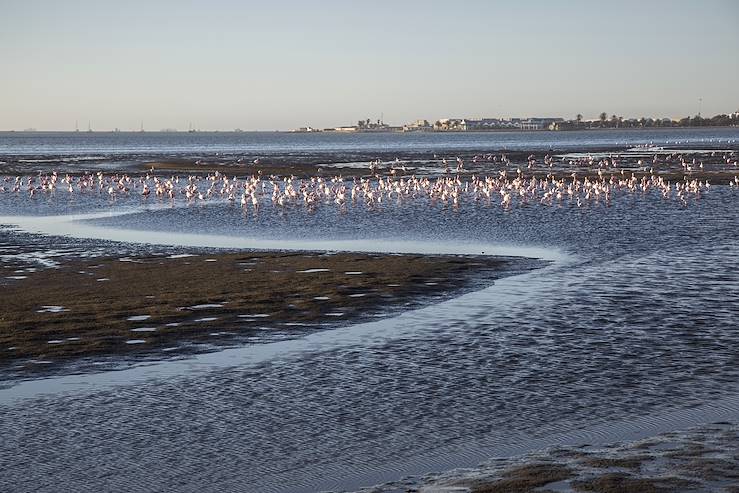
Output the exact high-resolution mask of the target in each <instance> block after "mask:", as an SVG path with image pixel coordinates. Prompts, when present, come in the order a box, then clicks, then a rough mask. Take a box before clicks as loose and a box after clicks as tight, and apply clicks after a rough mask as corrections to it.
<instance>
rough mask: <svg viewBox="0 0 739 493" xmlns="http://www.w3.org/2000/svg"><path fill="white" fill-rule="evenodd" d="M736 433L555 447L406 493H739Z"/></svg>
mask: <svg viewBox="0 0 739 493" xmlns="http://www.w3.org/2000/svg"><path fill="white" fill-rule="evenodd" d="M738 432H739V426H737V425H735V424H731V423H728V422H723V423H713V424H711V425H704V426H701V427H697V428H693V429H689V430H684V431H675V432H668V433H663V434H661V435H657V436H653V437H650V438H646V439H643V440H639V441H636V442H625V443H616V444H611V445H603V446H563V447H556V448H551V449H546V450H542V451H538V452H532V453H530V454H528V455H525V456H519V457H511V458H496V459H491V461H490V462H487V463H484V464H481V465H480V466H478V467H477V468H475V469H463V470H461V471H462V472H461V473H455V472H454V471H452V472H449V473H443V474H440V475H438V476H436V477H434V476H431V477H430V478H431V479H430V480H427V481H426V482H425V483H423V484H417V485H415V486H414V487H413V488H410V491H417V492H421V493H452V492H453V493H464V492H470V493H498V492H500V493H503V492H506V493H508V492H512V493H523V492H532V493H534V492H536V493H550V492H554V491H556V492H570V493H573V492H577V493H682V492H692V491H696V492H709V491H710V492H716V493H733V492H739V452H738V451H739V433H738ZM383 491H384V490H383Z"/></svg>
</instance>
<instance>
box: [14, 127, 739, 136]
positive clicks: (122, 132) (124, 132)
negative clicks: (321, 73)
mask: <svg viewBox="0 0 739 493" xmlns="http://www.w3.org/2000/svg"><path fill="white" fill-rule="evenodd" d="M726 128H739V126H737V125H689V126H672V125H670V126H664V127H663V126H652V127H586V128H568V129H559V130H550V129H548V128H541V129H511V128H500V129H481V130H410V131H403V130H371V131H355V132H348V131H342V130H314V131H300V130H196V131H189V130H177V131H163V130H146V131H143V132H142V131H141V130H120V131H116V130H92V131H87V130H85V131H81V130H80V131H75V130H12V129H11V130H0V135H2V134H12V135H16V134H31V135H33V134H75V135H89V134H113V135H118V134H120V135H140V134H154V135H157V134H159V135H161V134H164V135H166V134H175V135H178V134H185V135H192V134H206V135H208V134H236V135H238V134H250V133H255V134H270V133H273V134H283V133H284V134H326V133H327V134H342V135H346V134H348V135H354V134H417V133H430V134H445V133H455V134H459V133H501V132H507V133H540V132H587V131H591V130H618V131H626V130H634V131H637V132H643V131H655V130H686V129H691V130H694V129H726Z"/></svg>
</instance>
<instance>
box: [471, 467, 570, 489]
mask: <svg viewBox="0 0 739 493" xmlns="http://www.w3.org/2000/svg"><path fill="white" fill-rule="evenodd" d="M502 476H503V477H502V478H501V479H499V480H497V481H492V482H481V483H478V484H475V485H474V486H472V488H471V489H472V492H473V493H528V492H533V491H537V490H536V488H539V487H541V486H544V485H547V484H549V483H555V482H557V481H562V480H565V479H568V478H570V477H572V471H571V470H570V469H569V468H568V467H566V466H563V465H561V464H529V465H524V466H520V467H516V468H513V469H509V470H507V471H505V472H504V473H503V474H502Z"/></svg>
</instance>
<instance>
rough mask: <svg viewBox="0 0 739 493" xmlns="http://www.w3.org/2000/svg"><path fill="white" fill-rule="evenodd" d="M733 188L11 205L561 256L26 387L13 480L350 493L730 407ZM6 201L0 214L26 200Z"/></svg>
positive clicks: (2, 447) (34, 227)
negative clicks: (381, 202)
mask: <svg viewBox="0 0 739 493" xmlns="http://www.w3.org/2000/svg"><path fill="white" fill-rule="evenodd" d="M737 200H739V193H737V192H735V191H732V190H730V189H729V188H728V187H725V186H716V187H713V188H712V189H711V190H710V192H708V193H705V194H704V195H703V196H702V198H700V199H699V200H691V201H690V203H689V205H688V206H687V207H683V206H682V205H680V204H679V203H677V202H675V201H664V200H661V199H660V198H658V197H655V196H651V195H647V196H640V195H633V196H623V197H620V198H618V199H615V200H614V201H613V203H612V204H611V205H610V207H607V206H605V205H603V204H600V205H598V206H592V207H588V208H584V209H583V208H577V207H573V206H566V205H563V206H561V207H539V206H532V207H518V208H513V209H511V210H508V211H506V210H503V209H501V208H500V207H486V206H484V205H474V204H463V205H462V207H460V208H459V209H458V210H454V209H451V208H443V207H436V208H432V207H428V206H425V205H423V204H416V203H413V204H406V205H403V206H399V207H385V208H381V209H375V210H367V209H366V208H356V209H351V208H350V209H349V210H348V211H346V212H345V213H341V212H339V211H337V210H336V209H333V208H322V209H319V210H318V211H317V212H316V213H314V214H309V213H308V212H306V211H305V210H298V209H296V210H293V211H290V212H289V213H288V214H285V215H283V216H280V215H277V214H275V213H272V212H270V213H264V214H260V215H259V216H257V217H253V216H251V217H249V218H246V219H245V218H244V217H243V212H242V211H240V210H239V208H236V207H232V206H229V205H228V204H225V203H214V204H209V205H208V206H205V207H174V208H169V207H159V206H157V207H151V206H146V210H143V211H142V210H141V209H140V208H139V206H138V205H132V206H131V207H123V205H121V207H118V206H116V205H113V206H107V207H108V210H109V211H111V212H110V213H108V212H106V213H104V214H103V215H101V214H93V215H91V216H82V217H80V218H79V219H80V220H79V221H78V222H75V223H69V222H67V220H66V219H60V218H55V217H49V216H47V217H40V218H33V217H26V218H13V217H7V216H6V217H2V218H0V223H4V224H18V225H20V226H21V227H23V228H25V229H27V230H28V231H35V232H44V233H47V234H71V235H78V236H81V237H85V238H101V239H112V240H116V239H128V240H130V241H142V242H149V243H164V244H167V243H180V244H187V245H196V246H208V245H211V246H229V247H246V248H249V247H251V248H288V249H289V248H305V249H312V248H316V249H336V250H339V249H342V250H344V249H345V250H364V251H396V252H403V251H420V252H438V253H476V254H479V253H481V252H485V253H486V254H502V255H522V256H534V257H540V258H550V259H551V260H553V261H554V263H553V264H552V265H550V266H549V267H546V268H544V269H541V270H538V271H534V272H532V273H529V274H524V275H520V276H515V277H510V278H506V279H502V280H499V281H496V283H495V284H494V285H493V286H491V287H489V288H487V289H484V290H481V291H478V292H474V293H469V294H467V295H464V296H462V297H459V298H456V299H453V300H450V301H447V302H444V303H440V304H436V305H433V306H429V307H427V308H424V309H420V310H415V311H411V312H407V313H405V314H403V315H400V316H398V317H395V318H391V319H387V320H379V321H377V322H371V323H365V324H360V325H355V326H351V327H344V328H341V329H337V330H333V331H324V332H319V333H314V334H311V335H309V336H307V337H304V338H301V339H297V340H289V341H278V342H274V343H270V344H263V345H254V346H248V347H243V348H236V349H229V350H226V351H222V352H219V353H212V354H207V355H199V356H196V357H193V358H189V359H184V360H176V361H168V362H164V363H155V364H151V365H146V366H140V367H136V368H132V369H129V370H124V371H120V372H104V373H98V374H87V375H73V376H68V377H61V378H56V379H47V380H36V381H27V382H11V383H10V384H11V386H10V388H6V389H4V390H1V391H0V402H1V403H2V406H3V407H2V412H1V413H0V429H2V430H3V440H2V441H1V442H0V467H1V468H2V470H3V471H4V473H3V475H2V477H0V489H18V490H27V489H31V488H32V487H33V488H37V489H39V490H40V491H54V490H59V489H71V490H77V491H84V490H100V489H108V490H110V489H129V490H131V489H133V490H140V491H153V490H161V489H178V490H182V491H200V490H204V489H205V490H212V489H219V490H231V491H234V490H236V491H316V490H320V489H325V488H335V489H342V488H357V487H359V486H362V485H368V484H372V483H377V482H381V481H388V480H392V479H397V478H399V477H402V476H404V475H407V474H422V473H424V472H425V471H430V470H438V469H446V468H450V467H455V466H468V465H473V464H474V463H475V462H476V461H480V460H482V459H483V458H484V457H485V456H487V455H495V454H497V453H505V452H506V451H507V452H511V451H515V450H520V449H525V448H526V447H532V446H541V444H545V443H550V442H553V441H555V440H559V441H561V442H565V443H566V442H572V441H579V440H587V441H598V440H606V439H607V438H608V437H611V438H613V437H614V436H615V437H618V436H619V434H624V435H626V434H628V433H629V432H630V433H632V434H633V433H636V432H635V431H634V429H642V428H643V429H649V430H651V431H660V430H663V429H670V427H672V426H676V425H678V424H683V423H685V422H688V424H690V422H691V420H697V421H700V420H701V419H710V418H706V416H711V417H715V416H722V417H725V416H737V415H739V406H737V404H736V403H737V397H736V396H737V394H738V393H739V388H738V385H737V384H738V383H739V365H737V363H738V362H739V349H738V348H739V332H737V330H736V320H737V319H738V318H739V307H738V306H737V302H736V299H737V296H739V269H737V263H736V258H737V254H739V238H738V237H737V234H736V225H737V224H739V208H738V207H737ZM8 204H9V203H8V202H3V201H2V199H1V198H0V214H5V215H7V214H14V213H15V210H13V208H12V206H11V205H8ZM38 210H39V211H40V213H42V214H48V213H50V212H51V213H53V212H54V210H55V206H54V205H53V204H52V205H50V206H49V205H48V204H47V205H45V206H44V207H43V208H39V209H38ZM61 210H63V209H61ZM89 210H92V211H95V210H97V209H95V208H94V207H92V206H91V207H90V208H89ZM83 211H84V208H83ZM119 212H127V214H123V215H121V214H119ZM401 212H402V213H401ZM26 214H34V210H33V209H32V208H31V209H26ZM305 275H310V274H309V273H306V274H305ZM16 282H22V281H16ZM204 325H206V326H207V324H204ZM132 340H135V339H132ZM691 410H693V411H694V412H693V413H692V414H691ZM604 430H605V431H604ZM629 430H630V431H629ZM102 456H104V457H106V459H105V460H104V461H102V460H100V457H102ZM206 469H207V470H208V471H209V474H208V475H207V477H206V475H200V474H199V471H203V470H206Z"/></svg>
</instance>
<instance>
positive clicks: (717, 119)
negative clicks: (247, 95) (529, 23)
mask: <svg viewBox="0 0 739 493" xmlns="http://www.w3.org/2000/svg"><path fill="white" fill-rule="evenodd" d="M735 126H739V110H737V111H735V112H733V113H726V114H720V115H715V116H713V117H710V118H703V117H702V116H701V115H700V114H698V115H696V116H686V117H683V118H651V117H641V118H624V117H623V116H618V115H608V113H606V112H603V113H601V114H600V115H599V117H598V118H593V119H585V118H583V116H582V115H580V114H578V115H577V116H575V118H574V119H571V120H567V119H564V118H559V117H556V118H551V117H528V118H442V119H439V120H436V121H434V122H433V123H432V122H431V121H430V120H416V121H414V122H411V123H406V124H405V125H389V124H387V123H385V122H384V121H383V119H382V118H379V119H377V120H371V119H369V118H367V119H365V120H359V121H358V122H357V123H356V124H355V125H346V126H341V127H328V128H316V127H310V126H306V127H300V128H296V129H294V130H289V132H293V133H314V132H342V133H363V132H493V131H501V130H539V131H546V130H554V131H557V130H588V129H605V128H666V127H678V128H679V127H735ZM8 131H9V132H15V130H8ZM22 131H23V132H38V131H39V130H37V129H36V128H25V129H23V130H22ZM75 132H112V133H119V132H126V130H123V131H122V130H121V129H120V128H114V129H112V130H97V129H93V127H92V125H91V123H89V122H88V125H87V129H86V130H80V128H79V125H78V124H77V123H75ZM128 132H141V133H143V132H150V130H145V129H144V124H143V122H142V123H141V125H140V127H139V128H138V129H135V130H128ZM158 132H163V133H184V132H187V133H200V132H205V133H207V132H235V133H242V132H245V130H242V129H240V128H235V129H232V130H200V129H197V128H195V127H193V125H192V123H191V124H190V125H189V128H188V130H178V129H176V128H162V129H160V130H158Z"/></svg>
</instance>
